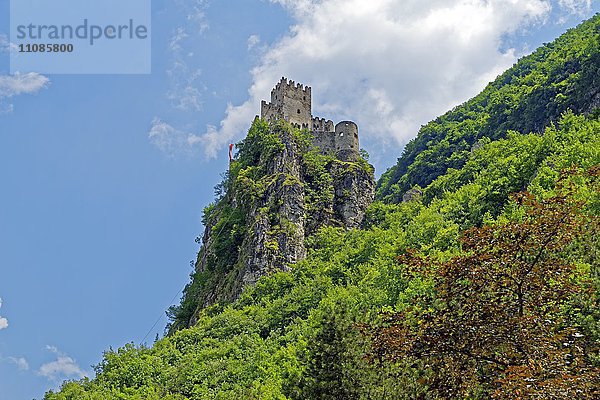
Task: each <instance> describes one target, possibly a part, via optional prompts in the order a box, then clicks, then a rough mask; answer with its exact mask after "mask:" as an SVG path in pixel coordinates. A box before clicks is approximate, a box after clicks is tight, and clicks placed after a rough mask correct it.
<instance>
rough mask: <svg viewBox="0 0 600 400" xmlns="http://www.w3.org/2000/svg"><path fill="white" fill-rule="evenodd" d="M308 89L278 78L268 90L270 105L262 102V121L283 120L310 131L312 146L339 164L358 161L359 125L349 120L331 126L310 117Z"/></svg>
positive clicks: (328, 121) (321, 119) (328, 122)
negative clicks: (331, 155) (333, 157)
mask: <svg viewBox="0 0 600 400" xmlns="http://www.w3.org/2000/svg"><path fill="white" fill-rule="evenodd" d="M311 101H312V93H311V88H310V86H304V85H302V84H300V83H297V84H296V83H295V82H294V81H292V80H290V81H288V80H287V79H286V78H281V81H279V83H277V85H276V86H275V88H274V89H273V90H272V91H271V102H269V103H267V102H266V101H262V102H261V118H263V119H266V120H269V121H273V120H277V119H281V118H283V119H284V120H286V121H287V122H289V123H290V124H292V125H293V126H295V127H298V128H302V129H309V130H311V131H312V133H313V136H314V141H315V145H316V146H319V147H320V148H321V150H322V151H323V152H324V153H333V154H335V156H336V157H337V158H339V159H340V160H342V161H356V160H357V159H358V156H359V155H358V154H359V153H358V152H359V148H360V147H359V142H358V126H356V124H355V123H354V122H352V121H342V122H340V123H338V124H337V125H335V126H334V124H333V121H331V120H326V119H325V118H318V117H316V118H313V117H312V110H311Z"/></svg>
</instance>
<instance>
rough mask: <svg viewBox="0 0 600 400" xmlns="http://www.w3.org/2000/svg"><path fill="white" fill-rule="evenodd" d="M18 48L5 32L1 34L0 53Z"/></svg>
mask: <svg viewBox="0 0 600 400" xmlns="http://www.w3.org/2000/svg"><path fill="white" fill-rule="evenodd" d="M17 49H18V47H17V45H16V44H14V43H11V42H10V40H9V39H8V36H6V35H5V34H3V33H1V34H0V53H10V52H13V51H16V50H17Z"/></svg>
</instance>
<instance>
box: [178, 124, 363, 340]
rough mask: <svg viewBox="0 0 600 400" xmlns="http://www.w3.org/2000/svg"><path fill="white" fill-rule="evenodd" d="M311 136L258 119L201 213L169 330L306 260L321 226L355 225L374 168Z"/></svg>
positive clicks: (192, 320)
mask: <svg viewBox="0 0 600 400" xmlns="http://www.w3.org/2000/svg"><path fill="white" fill-rule="evenodd" d="M314 143H315V140H314V137H313V133H310V132H308V131H307V130H299V129H297V128H293V127H292V126H291V125H290V124H289V123H286V122H284V121H282V120H280V121H278V122H271V123H269V122H266V121H264V120H261V119H258V118H257V119H256V120H255V121H254V123H253V125H252V127H251V129H250V131H249V133H248V136H247V137H246V139H244V140H243V141H242V142H241V143H239V144H238V145H237V149H238V154H237V157H236V159H235V160H234V161H232V162H231V164H230V169H229V171H228V174H227V175H226V178H225V180H224V181H223V183H222V184H221V185H220V187H219V189H220V191H221V192H222V196H221V198H220V199H218V201H217V202H216V203H214V204H213V205H211V206H209V207H207V208H206V209H205V213H204V223H205V225H206V229H205V232H204V235H203V237H202V239H201V243H202V247H201V250H200V252H199V254H198V258H197V261H196V264H195V268H194V273H193V274H192V281H191V282H190V284H189V285H188V286H187V287H186V289H185V293H184V298H183V300H182V303H181V305H180V306H178V307H174V308H172V309H171V310H170V312H171V318H172V320H173V324H172V326H171V329H178V328H181V327H185V326H189V325H191V324H194V323H195V321H196V318H197V316H198V313H199V311H200V310H202V309H204V308H206V307H209V306H211V305H215V304H220V303H227V302H230V301H233V300H235V299H237V298H238V297H239V295H240V294H241V292H242V290H243V289H244V287H246V286H247V285H252V284H254V283H255V282H256V281H257V280H258V279H259V278H260V277H261V276H264V275H267V274H269V273H272V272H274V271H281V270H287V269H289V268H290V266H292V265H293V264H294V263H296V262H297V261H299V260H301V259H303V258H304V257H305V256H306V248H305V239H306V238H307V237H309V236H310V235H311V234H313V233H315V232H316V231H317V230H318V229H319V228H321V227H323V226H340V227H345V228H347V229H351V228H356V227H358V226H359V225H360V224H361V222H362V220H363V218H364V214H365V211H366V208H367V207H368V206H369V204H370V203H371V202H372V200H373V197H374V189H375V180H374V175H373V168H372V166H371V165H369V164H368V162H367V161H366V160H365V159H363V158H362V157H358V158H357V160H356V161H353V162H349V161H342V160H340V159H338V158H336V156H335V155H334V154H333V153H327V152H324V151H323V150H322V149H321V148H320V147H318V146H316V145H315V144H314Z"/></svg>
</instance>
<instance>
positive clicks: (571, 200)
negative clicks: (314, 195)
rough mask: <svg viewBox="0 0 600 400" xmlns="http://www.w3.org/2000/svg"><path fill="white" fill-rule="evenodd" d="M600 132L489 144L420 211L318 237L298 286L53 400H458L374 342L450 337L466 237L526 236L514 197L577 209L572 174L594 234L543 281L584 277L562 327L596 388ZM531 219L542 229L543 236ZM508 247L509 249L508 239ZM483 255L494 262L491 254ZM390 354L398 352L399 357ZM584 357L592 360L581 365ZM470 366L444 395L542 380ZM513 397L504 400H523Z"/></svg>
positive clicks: (431, 371)
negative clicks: (388, 330)
mask: <svg viewBox="0 0 600 400" xmlns="http://www.w3.org/2000/svg"><path fill="white" fill-rule="evenodd" d="M598 132H600V121H599V120H598V119H597V118H596V117H585V116H577V115H573V114H572V113H567V114H565V115H564V117H563V118H562V119H561V120H560V122H559V123H558V124H557V125H556V126H551V127H549V128H547V129H546V131H545V133H544V135H538V134H526V135H522V134H518V133H516V132H515V133H512V134H511V135H509V136H508V137H506V138H505V139H502V140H498V141H495V142H489V143H482V147H481V148H479V149H477V150H476V151H475V152H474V153H473V154H472V155H470V156H469V160H468V162H467V163H466V164H465V166H464V167H463V168H461V169H456V170H452V171H449V172H448V173H447V174H446V175H442V176H440V177H439V178H438V179H437V180H435V181H434V182H433V183H432V184H431V185H430V186H429V187H428V188H427V189H426V190H425V191H424V194H423V197H422V198H421V199H420V200H419V199H417V200H415V201H411V202H407V203H402V204H385V203H375V204H373V205H372V206H371V208H370V210H369V212H368V216H367V220H366V222H365V226H364V228H363V229H353V230H346V229H343V228H337V227H325V228H322V229H320V230H319V231H318V232H317V233H316V234H315V235H314V236H312V237H311V238H310V239H309V241H308V243H307V248H308V256H307V258H306V259H305V260H303V261H301V262H299V263H297V264H296V265H294V266H293V267H292V268H291V270H290V271H289V272H274V273H272V274H271V275H269V276H265V277H263V278H261V279H260V280H259V281H258V282H257V284H256V285H255V286H253V287H251V288H248V289H247V290H245V291H244V293H243V294H242V296H241V298H240V299H239V300H238V301H236V302H234V303H232V304H229V305H217V306H213V307H210V308H207V309H205V310H203V311H202V312H201V313H200V314H199V318H198V321H197V323H196V325H195V326H193V327H192V328H190V329H183V330H180V331H177V332H175V333H173V334H172V335H170V336H168V337H166V338H164V339H161V340H159V341H158V342H156V343H155V344H154V345H153V346H151V347H145V346H142V347H135V346H133V345H129V346H126V347H124V348H122V349H119V350H117V351H113V350H110V351H107V352H106V353H105V355H104V359H103V361H102V362H101V363H100V365H98V366H97V367H96V373H97V376H96V377H95V378H94V379H91V380H87V379H86V380H82V381H77V382H69V383H66V384H65V385H64V386H63V387H62V389H61V390H60V391H59V392H58V393H53V392H49V393H47V394H46V397H45V398H46V399H48V400H58V399H159V398H164V399H180V400H181V399H265V400H266V399H415V398H422V399H440V398H447V397H444V396H443V393H444V392H441V391H440V390H438V389H437V388H436V387H434V386H433V385H435V384H436V382H439V381H440V379H442V378H444V377H446V376H447V375H445V374H447V372H448V371H446V370H444V369H440V368H438V367H437V366H438V365H440V364H435V363H431V362H429V360H428V359H427V358H426V357H413V356H412V354H411V357H407V358H403V357H398V358H395V357H387V356H386V354H382V355H381V357H373V356H371V357H367V356H368V355H372V354H374V351H375V350H377V349H378V347H377V344H378V343H381V341H375V342H374V341H373V336H372V335H371V333H370V330H371V329H375V328H378V327H385V326H386V325H385V324H386V323H388V322H387V321H388V320H387V318H388V316H389V315H400V314H399V313H401V314H402V315H403V316H404V318H403V320H406V321H407V322H408V323H409V324H412V325H410V326H416V327H419V326H420V324H421V322H420V320H421V319H423V318H424V317H425V316H431V319H427V321H431V322H428V323H430V325H428V326H431V329H434V328H435V327H439V326H438V325H435V324H434V323H435V322H436V321H437V320H436V319H435V317H436V316H438V314H437V313H439V311H440V310H445V309H446V308H447V307H448V305H444V302H448V301H450V302H451V301H452V298H449V297H447V296H446V297H444V293H443V292H440V290H441V289H444V288H446V287H448V288H452V289H455V288H456V287H455V286H452V285H450V286H443V285H441V283H444V282H446V281H440V280H439V278H437V275H436V271H438V270H439V271H444V269H443V268H442V269H440V268H439V267H435V265H453V264H452V263H453V262H456V261H452V260H463V259H465V258H468V257H470V256H471V252H472V250H471V249H470V248H469V247H468V246H465V245H464V242H463V243H462V244H461V241H460V238H461V237H467V238H469V237H470V236H469V235H471V233H469V232H472V231H468V233H461V232H465V229H469V228H471V227H473V226H480V225H483V229H486V230H487V232H494V231H495V230H497V231H498V232H502V231H503V230H507V229H510V227H511V226H518V224H520V223H526V222H527V218H530V217H527V215H528V212H529V211H528V209H530V206H529V205H528V204H522V203H519V202H517V201H511V200H509V193H511V192H515V191H520V190H522V189H527V190H528V191H529V192H530V193H531V195H530V196H531V198H532V202H540V203H542V202H547V203H548V204H550V205H552V204H554V203H552V201H553V200H552V199H553V198H556V197H557V196H567V195H566V194H565V193H564V192H563V191H561V190H558V189H557V186H556V182H557V181H559V178H560V176H561V171H564V170H566V169H569V170H571V172H570V173H569V174H567V175H566V178H563V180H562V181H563V182H566V183H563V184H562V185H563V187H566V186H568V185H567V183H568V184H569V185H571V186H570V187H572V191H571V192H569V193H568V196H567V197H565V200H564V201H566V204H570V205H572V206H573V207H572V208H573V213H575V214H577V215H578V217H577V218H579V220H581V221H585V224H586V225H585V226H586V229H578V232H579V234H578V235H574V234H571V231H570V230H567V229H565V230H564V232H563V231H562V230H561V233H564V235H565V236H569V237H570V238H571V239H572V241H571V242H570V243H569V244H568V245H566V246H565V247H564V248H561V249H558V250H560V251H558V250H557V252H556V254H555V253H553V254H552V255H551V256H552V257H554V258H552V257H550V258H545V259H544V262H545V263H546V262H547V261H548V260H550V261H553V260H555V259H556V260H560V261H561V262H560V265H559V264H556V263H554V262H550V261H548V263H546V264H543V265H544V269H540V271H539V273H541V274H544V273H552V271H554V270H553V269H552V268H558V267H561V266H562V265H570V266H575V267H574V268H572V269H570V270H569V277H570V278H569V279H572V280H573V282H574V283H578V284H577V285H573V287H572V289H573V291H569V292H568V293H567V294H568V295H566V296H564V297H561V298H560V299H559V300H560V301H561V303H560V304H558V303H555V304H552V306H553V307H554V306H556V307H559V308H560V312H561V313H562V314H560V315H559V316H557V318H558V319H557V320H556V322H557V323H560V324H562V325H561V327H562V328H564V329H572V332H574V333H576V334H577V341H582V342H583V341H585V343H591V344H592V345H590V346H588V347H586V351H587V353H586V354H585V355H584V356H585V358H584V359H583V360H584V361H585V368H586V370H585V371H589V372H590V374H589V375H586V377H591V378H590V379H594V378H593V377H594V376H595V375H593V374H594V371H595V370H594V369H596V370H597V368H598V367H599V366H600V355H599V353H598V349H597V347H598V346H597V344H598V343H600V324H599V322H598V321H599V320H600V319H599V317H600V308H599V306H600V304H599V301H598V287H600V280H599V279H600V278H599V275H600V274H599V271H600V270H599V268H600V265H599V259H598V254H599V249H600V243H599V242H598V240H599V238H600V232H598V224H597V221H598V217H599V216H600V195H599V187H598V180H597V177H596V175H595V174H594V173H593V171H594V170H593V168H592V167H594V166H597V165H599V164H600V143H599V142H598V140H599V135H598ZM574 165H576V167H573V166H574ZM563 176H565V175H564V174H563ZM532 204H533V203H532ZM528 207H529V208H528ZM530 219H531V221H532V222H531V223H532V224H535V223H538V222H539V221H538V220H535V218H533V217H531V218H530ZM535 221H538V222H535ZM594 221H595V222H594ZM542 222H543V220H542ZM558 226H559V227H560V229H563V228H564V227H565V226H563V225H560V224H559V225H558ZM515 230H516V232H519V231H520V229H515ZM518 238H519V237H518V236H515V239H518ZM472 240H474V239H472ZM505 240H506V241H508V242H507V243H508V244H510V243H511V242H510V237H508V238H505ZM508 244H507V245H508ZM492 250H493V248H491V250H490V251H489V252H488V253H494V251H492ZM480 253H482V254H483V255H485V254H487V253H486V252H485V248H484V249H482V250H481V252H480ZM407 254H408V255H411V256H414V257H419V258H421V259H426V260H429V261H428V263H427V265H430V264H431V265H433V267H427V268H417V267H418V266H419V264H418V263H416V262H414V263H411V262H407V258H406V255H407ZM483 255H482V257H483ZM402 256H404V258H399V257H402ZM486 257H487V256H486ZM448 263H450V264H448ZM422 264H425V263H422ZM546 267H547V268H550V269H547V268H546ZM455 270H456V269H455ZM561 271H562V270H561ZM500 272H501V271H500ZM458 278H459V279H458V281H457V282H458V283H460V284H463V285H465V284H466V282H467V281H465V277H464V276H459V277H458ZM561 279H562V278H561ZM447 282H450V281H447ZM536 282H537V281H536ZM545 282H546V281H545ZM556 282H557V283H556V284H554V283H553V281H549V282H546V284H549V285H551V287H552V288H557V287H558V286H556V285H557V284H562V283H565V281H564V280H560V281H559V280H557V281H556ZM579 283H581V285H579ZM552 285H554V286H552ZM590 287H591V288H592V289H593V291H592V292H589V290H590ZM579 288H582V289H579ZM487 289H489V290H488V292H486V293H485V295H486V296H488V295H489V296H492V295H493V293H492V290H493V289H494V287H489V288H487ZM544 290H546V289H544ZM582 290H585V292H584V291H582ZM503 293H504V292H503ZM545 293H546V292H545ZM561 293H563V292H561ZM590 293H591V294H592V295H590ZM456 299H457V301H459V300H460V299H461V298H460V297H456ZM476 299H477V298H476ZM481 300H482V301H481V304H485V301H483V299H481ZM492 300H493V299H492V298H490V301H492ZM459 306H460V304H459ZM546 306H547V305H545V304H537V303H536V302H530V303H528V307H530V308H529V309H528V310H529V311H531V313H532V315H538V314H539V315H541V314H540V313H543V312H546V311H548V310H549V308H545V307H546ZM465 307H466V306H465ZM537 307H539V308H537ZM461 310H462V309H460V308H457V314H456V315H457V316H458V317H464V314H463V313H461ZM482 312H483V313H484V314H485V310H484V311H482ZM559 317H560V318H559ZM453 322H454V323H456V324H458V323H459V322H460V320H459V319H456V320H453ZM371 327H372V328H371ZM505 328H508V327H505ZM561 332H562V331H561ZM570 332H571V331H570ZM418 333H419V330H416V331H414V332H413V335H416V334H418ZM559 333H560V332H559ZM536 334H540V335H542V334H545V331H541V332H537V333H536ZM542 336H543V335H542ZM411 337H412V336H411ZM540 337H541V336H540ZM543 337H546V336H543ZM505 339H506V340H510V337H509V338H508V339H507V338H499V342H498V343H496V345H497V346H498V347H497V348H498V349H505V348H509V347H507V346H508V344H509V343H502V340H505ZM465 340H469V338H468V337H465ZM411 343H413V342H411ZM449 343H450V342H449ZM578 343H579V342H578ZM465 345H467V346H468V345H470V344H469V342H466V344H465ZM473 346H475V343H473ZM389 350H390V352H393V351H395V350H398V348H397V347H393V346H389ZM400 350H403V349H402V348H401V349H400ZM561 351H562V350H561ZM553 354H554V353H553ZM575 356H576V357H577V359H578V360H582V358H581V357H582V355H581V354H579V353H577V354H575ZM447 360H448V361H451V359H447ZM578 365H583V364H578ZM460 366H463V367H464V368H466V372H467V373H466V374H464V376H465V380H462V381H452V380H448V381H443V383H444V385H445V386H443V388H444V390H446V389H445V388H448V387H449V390H455V393H459V390H463V392H461V393H469V394H470V396H471V397H470V398H473V399H479V398H480V399H485V398H489V397H490V396H491V395H492V393H494V392H495V391H496V390H497V388H498V387H499V386H498V385H501V384H502V382H504V380H506V382H507V385H511V386H510V387H515V388H521V387H526V386H527V385H528V381H526V380H527V379H531V378H532V377H531V376H530V375H527V374H520V373H519V371H518V370H514V369H513V370H510V371H509V370H508V369H504V370H503V369H492V370H493V374H491V373H490V374H486V375H484V376H481V375H479V372H478V371H479V369H477V368H478V364H477V363H473V362H471V363H470V362H468V360H467V361H465V363H464V364H461V365H460ZM585 371H584V372H585ZM466 378H468V379H466ZM479 378H481V379H479ZM534 378H536V379H537V378H538V376H535V377H534ZM554 378H560V376H559V375H556V376H554ZM465 381H466V383H465ZM588 381H589V380H588ZM595 383H596V382H595V381H592V384H595ZM465 384H466V385H467V387H466V388H465V387H464V385H465ZM453 385H455V386H453ZM597 386H598V385H596V387H597ZM440 387H441V386H440ZM440 393H441V394H440ZM507 393H508V394H507V397H503V398H517V396H513V397H511V396H510V392H507ZM522 393H523V394H522V396H521V398H530V397H527V396H528V395H527V392H526V391H523V392H522ZM538 398H555V397H548V396H547V397H539V396H538Z"/></svg>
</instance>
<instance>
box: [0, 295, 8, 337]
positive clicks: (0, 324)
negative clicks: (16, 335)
mask: <svg viewBox="0 0 600 400" xmlns="http://www.w3.org/2000/svg"><path fill="white" fill-rule="evenodd" d="M0 308H2V298H0ZM6 328H8V320H7V319H6V318H4V317H2V316H0V331H1V330H2V329H6Z"/></svg>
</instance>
